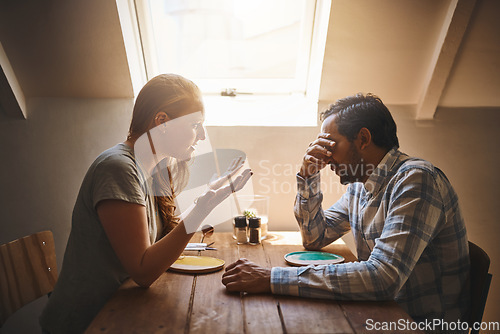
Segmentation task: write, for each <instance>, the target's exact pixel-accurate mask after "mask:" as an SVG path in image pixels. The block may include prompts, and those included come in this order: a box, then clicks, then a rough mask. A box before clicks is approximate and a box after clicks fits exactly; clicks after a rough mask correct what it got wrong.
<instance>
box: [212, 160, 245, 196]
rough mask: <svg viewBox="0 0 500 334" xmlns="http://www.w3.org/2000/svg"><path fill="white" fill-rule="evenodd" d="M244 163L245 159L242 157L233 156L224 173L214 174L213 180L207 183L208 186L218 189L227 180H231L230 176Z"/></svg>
mask: <svg viewBox="0 0 500 334" xmlns="http://www.w3.org/2000/svg"><path fill="white" fill-rule="evenodd" d="M244 163H245V159H244V158H243V157H237V158H234V159H233V161H231V164H230V165H229V167H228V168H227V170H226V171H225V172H224V174H222V175H221V176H220V177H217V175H214V177H213V180H210V182H209V183H208V188H209V189H212V190H216V189H219V188H220V187H221V186H222V185H223V184H224V183H226V182H227V181H229V182H231V178H232V177H233V176H234V174H236V173H237V172H238V171H239V170H240V169H241V167H243V164H244Z"/></svg>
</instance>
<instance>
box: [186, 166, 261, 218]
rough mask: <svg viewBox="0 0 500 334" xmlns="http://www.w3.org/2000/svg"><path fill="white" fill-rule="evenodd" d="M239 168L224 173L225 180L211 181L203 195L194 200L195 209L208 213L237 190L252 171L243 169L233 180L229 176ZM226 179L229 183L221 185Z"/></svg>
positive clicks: (242, 185) (245, 181)
mask: <svg viewBox="0 0 500 334" xmlns="http://www.w3.org/2000/svg"><path fill="white" fill-rule="evenodd" d="M240 168H241V165H240V166H239V167H237V169H235V170H234V172H231V173H229V174H227V175H225V178H226V179H225V180H222V182H221V181H220V180H217V182H216V183H211V185H212V186H211V187H209V190H207V191H206V192H205V193H204V194H203V195H201V196H200V197H198V199H197V200H196V206H195V209H196V210H200V211H201V212H204V213H205V214H206V215H208V214H209V213H210V212H211V211H212V210H213V209H215V207H216V206H217V205H219V204H220V203H222V201H224V200H225V199H226V198H228V197H229V195H231V193H233V192H237V191H239V190H241V189H242V188H243V187H244V186H245V184H246V183H247V182H248V180H249V179H250V177H251V176H252V174H253V173H252V171H251V170H250V169H245V170H244V171H243V172H242V173H241V174H240V175H239V176H238V177H236V178H235V179H234V180H233V179H232V178H231V175H234V174H235V173H236V172H237V171H238V169H240ZM226 181H228V182H229V184H228V185H226V186H223V184H224V183H225V182H226ZM214 185H216V186H218V187H217V188H215V187H213V186H214Z"/></svg>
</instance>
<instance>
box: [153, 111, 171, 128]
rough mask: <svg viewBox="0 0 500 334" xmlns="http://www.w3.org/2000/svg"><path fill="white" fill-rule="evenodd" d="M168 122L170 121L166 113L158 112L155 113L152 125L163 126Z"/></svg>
mask: <svg viewBox="0 0 500 334" xmlns="http://www.w3.org/2000/svg"><path fill="white" fill-rule="evenodd" d="M169 120H170V117H168V115H167V113H166V112H164V111H160V112H158V113H156V115H155V121H154V123H155V126H158V125H160V124H163V123H165V122H167V121H169Z"/></svg>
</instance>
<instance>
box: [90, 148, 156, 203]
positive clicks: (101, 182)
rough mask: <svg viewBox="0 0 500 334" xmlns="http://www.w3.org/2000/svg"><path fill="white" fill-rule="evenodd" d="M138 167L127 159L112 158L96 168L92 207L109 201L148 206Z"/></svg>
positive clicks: (120, 157) (122, 157) (121, 157)
mask: <svg viewBox="0 0 500 334" xmlns="http://www.w3.org/2000/svg"><path fill="white" fill-rule="evenodd" d="M145 198H146V195H145V192H144V189H143V188H142V186H141V182H140V180H139V176H138V173H137V167H136V166H135V164H134V163H133V162H132V161H129V159H128V158H127V157H124V156H118V157H111V158H108V159H107V160H104V161H102V162H101V163H100V164H99V165H98V166H96V168H95V170H94V175H93V182H92V205H93V207H94V208H95V207H96V205H97V204H98V203H99V202H100V201H102V200H107V199H116V200H122V201H125V202H130V203H135V204H140V205H144V206H145V205H146V200H145Z"/></svg>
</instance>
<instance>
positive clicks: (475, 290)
mask: <svg viewBox="0 0 500 334" xmlns="http://www.w3.org/2000/svg"><path fill="white" fill-rule="evenodd" d="M469 257H470V282H471V302H472V303H471V313H470V315H469V321H468V323H469V328H470V329H471V332H470V333H471V334H474V333H479V330H474V328H473V324H474V323H476V322H477V323H481V320H482V319H483V312H484V307H485V305H486V299H487V298H488V291H489V289H490V283H491V279H492V277H493V275H491V274H490V273H488V270H489V268H490V257H489V256H488V254H486V252H485V251H484V250H482V249H481V247H479V246H478V245H476V244H474V243H472V242H470V241H469Z"/></svg>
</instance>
